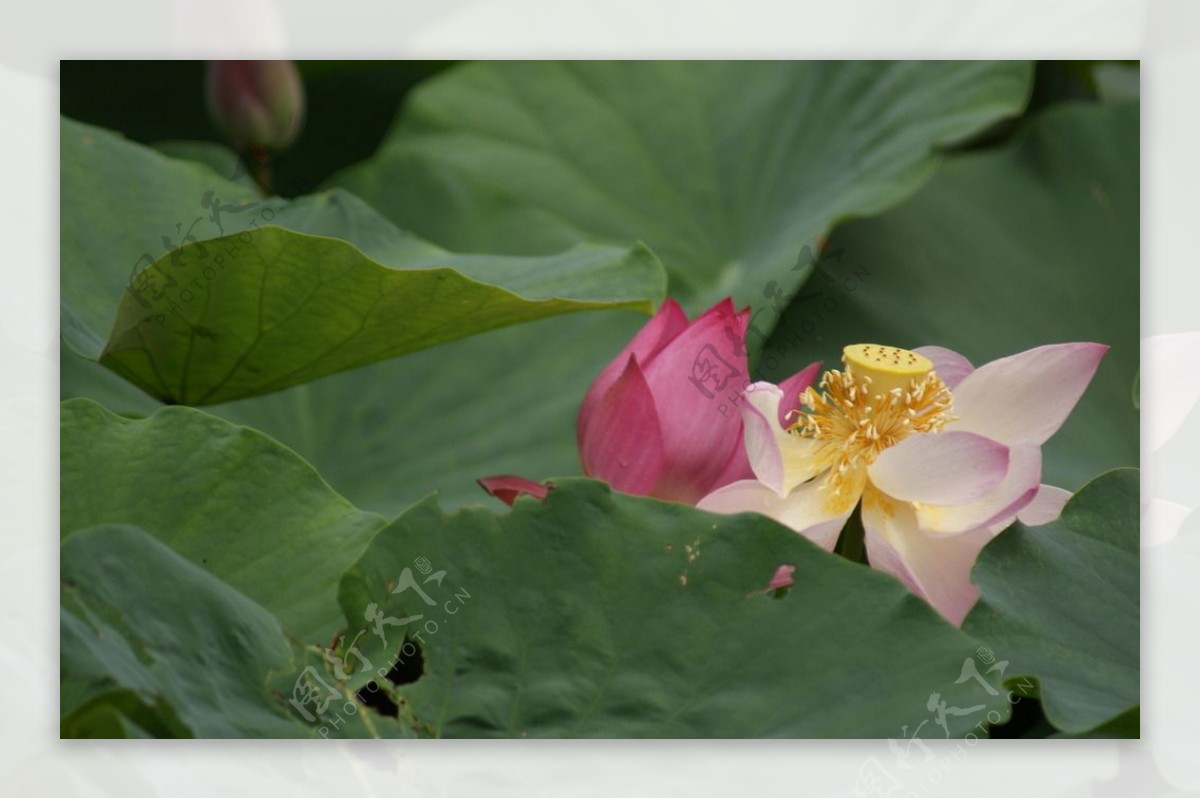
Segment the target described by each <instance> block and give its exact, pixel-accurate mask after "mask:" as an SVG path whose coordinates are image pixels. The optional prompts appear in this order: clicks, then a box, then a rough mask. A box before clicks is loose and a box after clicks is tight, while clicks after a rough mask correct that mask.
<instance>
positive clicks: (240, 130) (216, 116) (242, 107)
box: [204, 61, 304, 151]
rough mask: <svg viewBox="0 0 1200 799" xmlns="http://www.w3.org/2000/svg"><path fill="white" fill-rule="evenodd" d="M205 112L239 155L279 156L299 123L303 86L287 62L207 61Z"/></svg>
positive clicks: (302, 108) (294, 68)
mask: <svg viewBox="0 0 1200 799" xmlns="http://www.w3.org/2000/svg"><path fill="white" fill-rule="evenodd" d="M204 89H205V95H206V99H207V102H208V112H209V114H210V115H211V116H212V119H213V122H214V123H215V124H216V126H217V128H218V129H219V130H220V131H221V134H222V135H223V136H224V137H225V138H226V140H228V141H229V143H230V144H232V145H233V146H234V147H236V148H238V149H239V150H242V151H245V150H249V149H250V148H251V147H256V146H257V147H265V148H266V149H268V150H282V149H284V148H286V147H287V146H288V145H290V144H291V143H292V142H293V141H294V140H295V138H296V135H297V134H298V133H299V132H300V126H301V124H302V123H303V121H304V85H303V84H302V83H301V81H300V73H299V72H298V71H297V70H296V65H295V64H294V63H292V62H291V61H210V62H209V63H208V74H207V75H206V76H205V86H204Z"/></svg>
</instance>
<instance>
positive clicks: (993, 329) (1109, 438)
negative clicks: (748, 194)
mask: <svg viewBox="0 0 1200 799" xmlns="http://www.w3.org/2000/svg"><path fill="white" fill-rule="evenodd" d="M1139 226H1140V206H1139V109H1138V105H1137V104H1136V103H1129V102H1125V103H1114V104H1096V103H1079V102H1073V103H1064V104H1059V105H1056V106H1053V107H1051V108H1048V109H1046V110H1045V111H1044V112H1042V113H1041V114H1039V115H1038V116H1036V117H1034V118H1033V119H1031V120H1030V122H1029V125H1028V127H1027V128H1026V130H1025V131H1024V133H1023V134H1022V135H1021V136H1020V137H1019V138H1018V139H1016V140H1014V141H1013V142H1012V143H1010V144H1008V145H1005V146H1004V147H1003V148H1000V149H996V150H988V151H983V152H975V153H964V154H962V155H959V156H957V157H955V158H954V159H951V160H948V162H947V163H946V165H945V167H944V168H943V169H942V170H941V171H940V172H939V173H938V175H937V176H936V177H935V178H934V180H933V181H932V182H931V183H930V184H929V185H928V186H927V187H926V188H924V189H923V190H922V191H920V192H919V193H918V194H917V195H916V196H914V197H913V198H912V199H911V200H909V201H908V202H906V203H904V204H903V205H901V206H899V207H898V208H896V209H894V210H892V211H889V212H887V213H885V214H882V215H880V216H878V217H876V218H873V219H864V220H858V221H853V222H849V223H847V224H845V225H843V226H841V227H839V228H838V230H837V231H836V232H835V233H834V235H833V237H832V240H831V243H830V246H829V249H828V251H827V253H826V258H825V259H824V261H823V262H822V265H821V269H820V270H819V274H818V276H817V277H815V278H814V279H813V280H812V281H811V282H810V283H809V284H808V285H807V286H806V287H805V291H804V292H803V293H802V294H801V296H800V297H799V298H797V299H796V300H795V301H794V302H793V303H792V304H791V306H790V307H789V308H788V310H787V313H786V314H785V315H784V317H783V319H782V320H781V321H780V323H779V325H778V326H777V327H776V328H775V330H774V331H773V333H772V334H771V336H770V341H769V343H768V344H767V346H766V347H765V348H764V349H763V352H762V356H761V358H760V359H759V362H758V365H757V371H756V375H757V377H758V378H759V379H764V380H770V381H773V382H777V381H779V380H781V379H783V378H784V377H786V376H787V375H789V374H791V373H792V372H794V371H796V370H797V369H799V368H800V367H802V366H804V365H805V364H807V363H808V362H809V361H811V360H813V359H814V358H820V359H823V360H824V361H825V362H826V363H827V364H837V363H838V362H839V361H840V356H841V349H842V347H843V346H844V345H845V344H847V343H850V342H854V341H866V342H874V343H884V344H890V345H894V346H901V347H910V348H911V347H916V346H921V345H925V344H937V345H940V346H944V347H949V348H951V349H954V350H957V351H959V352H961V353H962V354H964V355H966V356H967V358H968V359H970V360H971V361H972V363H974V364H975V365H976V366H980V365H982V364H984V363H986V362H987V361H990V360H992V359H994V358H998V357H1002V356H1005V355H1010V354H1012V353H1015V352H1019V351H1021V350H1025V349H1029V348H1031V347H1035V346H1039V345H1041V344H1050V343H1054V342H1063V341H1097V342H1100V343H1103V344H1107V345H1109V346H1110V347H1111V348H1112V349H1111V350H1110V351H1109V352H1108V354H1107V355H1106V356H1105V357H1104V360H1103V361H1102V362H1101V365H1100V369H1099V371H1098V372H1097V375H1096V377H1095V379H1094V380H1093V381H1092V384H1091V386H1090V387H1089V388H1088V390H1087V392H1086V393H1085V394H1084V396H1083V399H1082V400H1081V401H1080V403H1079V405H1078V406H1077V407H1076V409H1075V411H1074V412H1073V413H1072V414H1071V417H1070V418H1069V419H1068V420H1067V423H1066V424H1065V425H1064V426H1063V428H1062V430H1060V431H1059V432H1058V433H1057V434H1056V435H1055V436H1054V437H1053V438H1052V439H1051V440H1050V441H1049V442H1048V443H1047V445H1046V447H1045V448H1044V456H1045V466H1044V469H1045V471H1044V479H1045V481H1046V482H1050V483H1054V484H1056V485H1060V486H1062V487H1064V488H1067V489H1071V490H1073V489H1075V488H1078V487H1079V486H1080V485H1082V484H1083V483H1084V482H1085V481H1087V480H1088V479H1090V478H1091V477H1093V476H1094V475H1096V474H1097V473H1098V472H1101V471H1104V470H1106V469H1111V468H1114V467H1118V466H1136V465H1137V463H1138V433H1139V423H1138V418H1139V417H1138V412H1137V409H1136V408H1134V407H1132V406H1131V404H1130V402H1129V386H1130V384H1131V383H1132V382H1133V379H1134V376H1135V375H1136V374H1137V368H1138V359H1139V350H1140V345H1139V324H1138V321H1139V317H1138V304H1137V297H1138V292H1139V286H1140V237H1139ZM752 335H753V333H752Z"/></svg>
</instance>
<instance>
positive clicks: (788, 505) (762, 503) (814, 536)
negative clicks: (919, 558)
mask: <svg viewBox="0 0 1200 799" xmlns="http://www.w3.org/2000/svg"><path fill="white" fill-rule="evenodd" d="M865 484H866V473H865V472H861V473H860V474H859V475H856V476H853V477H852V478H851V479H850V480H849V481H848V483H847V485H846V487H845V488H844V489H843V492H842V494H840V495H838V496H833V495H832V494H831V492H830V491H829V489H828V488H826V487H825V486H824V481H822V480H813V481H810V482H808V483H805V484H804V485H801V486H799V487H798V488H796V489H795V490H794V491H792V492H791V493H790V494H789V495H787V496H786V497H781V496H779V494H777V493H775V492H774V491H772V490H771V489H770V488H768V487H767V486H765V485H763V484H762V483H760V482H758V481H757V480H742V481H741V482H737V483H732V484H731V485H727V486H725V487H724V488H718V489H717V490H716V491H714V492H712V493H711V494H709V495H708V496H706V497H704V498H703V499H702V500H700V502H699V503H697V505H696V507H697V508H699V509H700V510H706V511H711V512H712V513H746V512H753V513H761V514H763V515H764V516H769V517H771V518H772V519H774V520H775V521H777V522H779V523H781V524H784V525H786V526H788V527H790V528H792V529H793V530H795V531H796V532H798V533H800V534H801V535H803V536H804V537H805V538H807V539H808V540H809V541H812V542H813V543H814V544H816V545H817V546H819V547H821V548H822V549H825V550H827V551H833V546H834V544H836V543H837V539H838V534H839V533H840V532H841V531H842V527H843V526H845V524H846V519H847V518H849V517H850V512H851V511H853V510H854V506H855V504H856V503H857V502H858V497H859V495H860V494H861V493H862V490H863V486H864V485H865Z"/></svg>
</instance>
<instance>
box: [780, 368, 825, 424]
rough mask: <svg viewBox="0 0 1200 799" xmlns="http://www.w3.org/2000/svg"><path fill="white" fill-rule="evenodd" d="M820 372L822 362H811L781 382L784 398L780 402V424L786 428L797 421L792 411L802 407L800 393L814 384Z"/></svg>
mask: <svg viewBox="0 0 1200 799" xmlns="http://www.w3.org/2000/svg"><path fill="white" fill-rule="evenodd" d="M820 373H821V362H820V361H817V362H816V363H810V364H809V365H808V366H806V367H804V368H803V369H801V370H800V371H799V372H796V374H794V375H792V376H791V377H789V378H788V379H786V380H784V381H783V382H782V383H780V384H779V390H780V391H782V392H783V400H782V401H781V402H780V403H779V424H780V426H782V427H785V428H786V427H791V426H792V425H793V424H795V423H796V417H795V415H794V414H793V413H792V411H795V410H799V409H800V395H801V394H802V393H804V389H806V388H808V387H809V386H811V385H812V384H813V381H814V380H816V379H817V375H819V374H820Z"/></svg>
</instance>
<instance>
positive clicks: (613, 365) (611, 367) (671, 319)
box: [575, 298, 688, 448]
mask: <svg viewBox="0 0 1200 799" xmlns="http://www.w3.org/2000/svg"><path fill="white" fill-rule="evenodd" d="M687 326H688V320H687V314H685V313H684V312H683V309H682V308H680V307H679V303H677V302H675V300H672V299H669V298H668V299H667V301H666V302H664V303H663V304H662V305H661V306H660V307H659V309H658V313H656V314H655V315H654V317H653V318H652V319H651V320H650V321H649V322H647V323H646V324H644V325H642V329H641V330H639V331H638V332H637V334H636V335H635V336H634V337H633V339H632V340H631V341H630V342H629V343H628V344H626V345H625V349H623V350H621V352H620V353H618V354H617V357H615V358H613V359H612V360H611V361H610V362H609V363H608V365H607V366H605V367H604V369H603V370H601V372H600V374H599V375H598V376H597V377H596V379H595V380H594V381H592V385H591V387H590V388H588V390H587V393H586V394H585V395H584V396H583V404H582V405H580V406H579V418H578V421H577V422H576V424H575V438H576V442H577V443H578V444H579V446H580V448H582V447H583V433H584V430H585V429H586V428H587V426H588V423H589V422H590V420H591V418H592V413H593V411H594V410H595V407H596V404H597V403H598V402H600V399H601V398H602V397H603V396H604V394H605V393H606V392H607V391H608V390H609V389H610V388H612V385H613V383H615V382H617V378H618V377H620V375H621V372H622V371H624V369H625V365H626V364H627V363H628V362H629V356H630V355H636V356H637V358H638V361H639V362H640V363H642V364H643V365H644V364H646V363H647V362H648V361H649V360H650V359H651V358H652V357H654V355H656V354H657V353H658V352H659V351H660V350H662V348H663V347H665V346H666V345H667V343H668V342H670V341H671V340H672V339H674V338H675V337H676V336H678V335H679V334H680V333H682V332H683V331H684V330H686V329H687Z"/></svg>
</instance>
